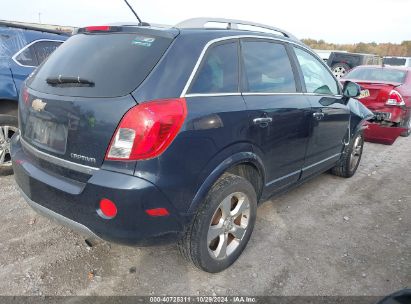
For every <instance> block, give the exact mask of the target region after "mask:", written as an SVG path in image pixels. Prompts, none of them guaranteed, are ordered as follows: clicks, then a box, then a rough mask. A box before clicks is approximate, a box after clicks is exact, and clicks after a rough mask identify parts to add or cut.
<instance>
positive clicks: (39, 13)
mask: <svg viewBox="0 0 411 304" xmlns="http://www.w3.org/2000/svg"><path fill="white" fill-rule="evenodd" d="M39 23H41V13H40V12H39Z"/></svg>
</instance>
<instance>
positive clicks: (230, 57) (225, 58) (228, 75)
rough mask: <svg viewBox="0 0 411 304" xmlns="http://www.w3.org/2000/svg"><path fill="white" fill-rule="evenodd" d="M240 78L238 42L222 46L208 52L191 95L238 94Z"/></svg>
mask: <svg viewBox="0 0 411 304" xmlns="http://www.w3.org/2000/svg"><path fill="white" fill-rule="evenodd" d="M238 78H239V76H238V44H237V42H231V43H226V44H220V45H217V46H214V47H212V48H211V49H209V51H208V52H207V54H206V57H205V59H204V60H203V62H202V64H201V66H200V69H199V71H198V72H197V75H196V78H195V80H194V82H193V84H192V86H191V89H190V93H199V94H201V93H233V92H238Z"/></svg>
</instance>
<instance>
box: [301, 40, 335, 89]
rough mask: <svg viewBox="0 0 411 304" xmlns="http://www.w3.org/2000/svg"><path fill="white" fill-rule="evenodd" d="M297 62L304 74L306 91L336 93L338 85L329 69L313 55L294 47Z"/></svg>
mask: <svg viewBox="0 0 411 304" xmlns="http://www.w3.org/2000/svg"><path fill="white" fill-rule="evenodd" d="M294 50H295V54H296V55H297V59H298V62H299V64H300V66H301V70H302V72H303V75H304V82H305V86H306V89H307V92H308V93H317V94H326V95H337V94H339V90H338V85H337V82H336V80H335V79H334V77H333V76H332V75H331V73H330V71H328V69H327V68H326V67H325V66H324V65H322V64H321V62H320V61H319V60H318V59H317V58H315V57H314V56H313V55H311V54H309V53H307V52H306V51H303V50H301V49H300V48H296V47H294Z"/></svg>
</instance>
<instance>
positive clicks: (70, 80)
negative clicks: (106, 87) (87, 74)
mask: <svg viewBox="0 0 411 304" xmlns="http://www.w3.org/2000/svg"><path fill="white" fill-rule="evenodd" d="M46 81H47V83H48V84H51V85H64V84H73V85H76V84H80V85H87V86H91V87H92V86H94V82H93V81H91V80H88V79H84V78H81V77H80V76H77V77H73V76H61V75H59V76H57V77H48V78H47V79H46Z"/></svg>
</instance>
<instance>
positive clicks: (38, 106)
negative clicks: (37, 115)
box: [31, 99, 47, 112]
mask: <svg viewBox="0 0 411 304" xmlns="http://www.w3.org/2000/svg"><path fill="white" fill-rule="evenodd" d="M46 104H47V103H45V102H43V101H42V100H41V99H34V100H33V102H32V103H31V107H32V108H33V109H34V110H36V111H37V112H40V111H43V110H44V108H45V107H46Z"/></svg>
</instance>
